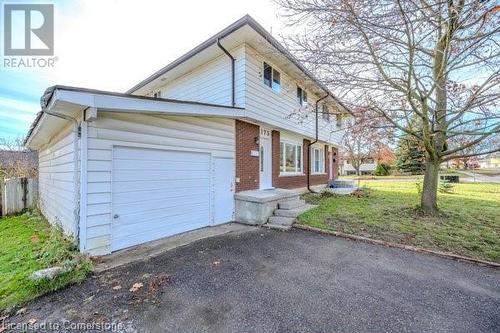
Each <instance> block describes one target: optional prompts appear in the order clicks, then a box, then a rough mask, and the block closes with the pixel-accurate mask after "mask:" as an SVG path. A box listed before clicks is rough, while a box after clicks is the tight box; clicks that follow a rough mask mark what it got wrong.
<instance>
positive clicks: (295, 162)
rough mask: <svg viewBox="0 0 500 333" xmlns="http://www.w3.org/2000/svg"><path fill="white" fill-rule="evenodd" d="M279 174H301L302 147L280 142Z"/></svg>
mask: <svg viewBox="0 0 500 333" xmlns="http://www.w3.org/2000/svg"><path fill="white" fill-rule="evenodd" d="M280 172H281V173H285V174H286V173H301V172H302V145H300V144H296V143H291V142H283V141H281V142H280Z"/></svg>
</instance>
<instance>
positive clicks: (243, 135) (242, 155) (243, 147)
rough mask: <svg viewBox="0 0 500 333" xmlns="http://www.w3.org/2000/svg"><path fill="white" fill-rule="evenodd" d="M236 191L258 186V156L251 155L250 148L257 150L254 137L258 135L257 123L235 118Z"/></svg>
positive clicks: (252, 188) (257, 146) (253, 188)
mask: <svg viewBox="0 0 500 333" xmlns="http://www.w3.org/2000/svg"><path fill="white" fill-rule="evenodd" d="M235 132H236V133H235V135H236V161H235V162H236V178H239V182H236V192H240V191H248V190H256V189H258V188H259V177H260V174H259V157H256V156H251V155H250V154H251V151H252V150H257V151H258V150H259V145H258V144H256V143H255V138H258V137H259V135H260V128H259V126H257V125H254V124H250V123H246V122H244V121H240V120H236V129H235Z"/></svg>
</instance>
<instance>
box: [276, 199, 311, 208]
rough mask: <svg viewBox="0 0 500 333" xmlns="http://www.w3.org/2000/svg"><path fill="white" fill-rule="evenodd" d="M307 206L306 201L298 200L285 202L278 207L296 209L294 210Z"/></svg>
mask: <svg viewBox="0 0 500 333" xmlns="http://www.w3.org/2000/svg"><path fill="white" fill-rule="evenodd" d="M305 204H306V202H305V201H304V200H301V199H297V200H289V201H283V202H280V203H278V206H279V208H280V209H294V208H299V207H302V206H304V205H305Z"/></svg>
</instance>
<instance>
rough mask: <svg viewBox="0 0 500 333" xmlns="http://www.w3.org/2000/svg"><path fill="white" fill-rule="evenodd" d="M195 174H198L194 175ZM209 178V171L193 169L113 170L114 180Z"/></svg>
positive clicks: (144, 180)
mask: <svg viewBox="0 0 500 333" xmlns="http://www.w3.org/2000/svg"><path fill="white" fill-rule="evenodd" d="M193 174H196V176H194V175H193ZM193 178H196V179H208V178H209V174H208V171H191V170H165V171H149V170H138V171H133V170H126V171H125V170H116V171H115V172H113V180H115V179H116V180H117V182H118V179H126V180H123V181H124V182H129V181H143V182H146V181H150V180H170V179H193Z"/></svg>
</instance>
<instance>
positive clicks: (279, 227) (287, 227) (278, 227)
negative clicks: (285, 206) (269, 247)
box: [263, 223, 292, 231]
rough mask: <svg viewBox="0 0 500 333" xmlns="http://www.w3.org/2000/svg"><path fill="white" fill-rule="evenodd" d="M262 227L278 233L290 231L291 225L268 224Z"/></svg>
mask: <svg viewBox="0 0 500 333" xmlns="http://www.w3.org/2000/svg"><path fill="white" fill-rule="evenodd" d="M263 227H265V228H269V229H274V230H280V231H287V230H290V229H292V226H291V225H279V224H269V223H267V224H264V225H263Z"/></svg>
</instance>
